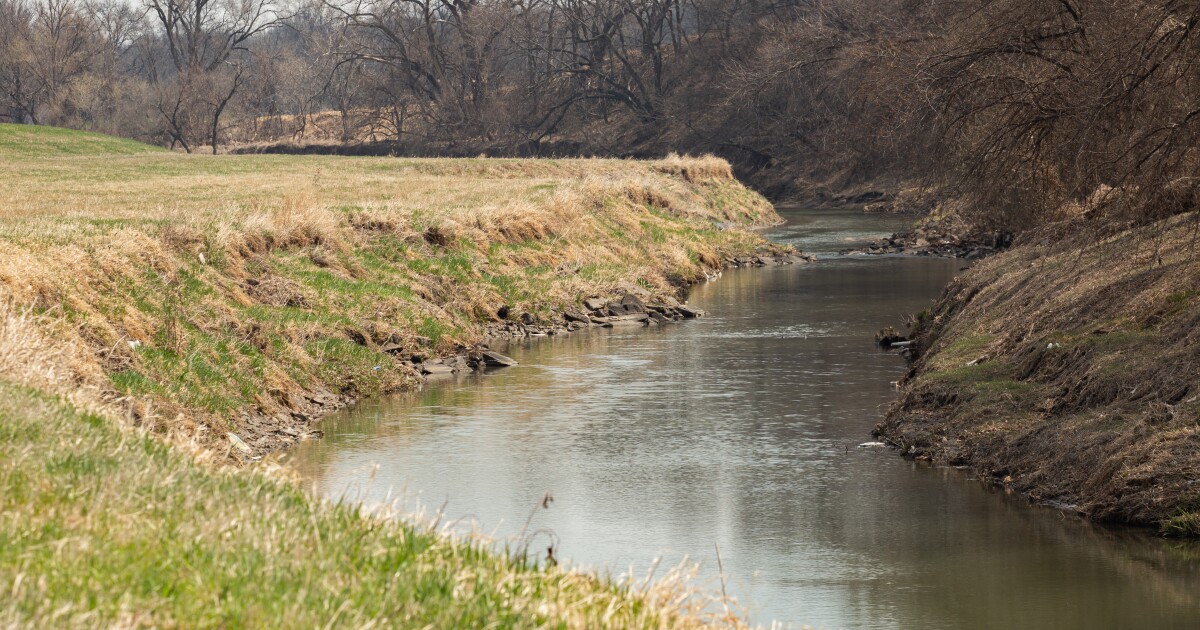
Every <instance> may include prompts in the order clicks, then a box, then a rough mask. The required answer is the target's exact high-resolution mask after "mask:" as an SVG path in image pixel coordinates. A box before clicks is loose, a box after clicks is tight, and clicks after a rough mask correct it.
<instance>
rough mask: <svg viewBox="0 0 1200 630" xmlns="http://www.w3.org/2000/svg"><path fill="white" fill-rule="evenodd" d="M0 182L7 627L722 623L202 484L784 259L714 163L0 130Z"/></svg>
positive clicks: (613, 588)
mask: <svg viewBox="0 0 1200 630" xmlns="http://www.w3.org/2000/svg"><path fill="white" fill-rule="evenodd" d="M0 168H3V170H4V171H5V173H6V177H5V178H4V179H3V180H0V200H2V201H3V204H4V206H5V207H6V208H7V209H8V211H7V212H6V213H5V216H4V217H3V218H0V285H2V287H3V293H4V301H3V304H4V310H3V313H2V315H3V317H0V329H2V334H0V359H2V361H0V383H3V385H2V386H3V388H4V392H3V394H4V395H3V396H2V397H0V398H3V399H4V400H5V401H7V402H6V408H5V410H4V412H3V414H2V415H3V416H4V418H5V424H4V427H3V433H2V434H0V438H2V439H0V448H3V449H4V450H5V452H6V456H5V457H4V459H3V465H2V466H0V487H3V488H5V491H4V493H3V494H4V496H5V501H6V502H5V510H4V514H5V515H6V519H5V521H4V525H3V528H2V529H0V538H3V539H5V540H6V541H7V543H6V544H5V545H4V547H5V548H6V549H5V551H6V552H7V553H8V555H7V556H6V557H5V560H4V562H0V584H3V585H6V586H8V587H9V590H10V592H12V593H13V594H14V596H13V597H12V598H11V600H10V602H9V603H8V604H5V605H3V606H0V619H3V620H4V621H5V623H12V624H17V625H34V626H37V625H55V624H57V623H59V622H63V621H66V622H72V623H88V624H99V625H106V624H118V625H173V624H182V625H204V624H205V623H212V624H215V625H220V624H223V623H235V624H238V625H241V624H245V623H249V624H251V625H254V624H256V623H257V624H265V625H277V624H278V622H279V621H281V620H282V621H284V622H285V624H286V625H317V624H325V623H330V622H334V621H336V622H337V623H338V624H346V625H369V624H371V623H375V622H386V623H388V624H396V625H413V624H415V625H423V624H427V623H428V624H433V625H436V626H455V625H464V624H465V625H485V624H487V623H498V624H501V625H505V626H508V625H514V626H536V625H546V624H549V625H560V624H561V625H566V626H567V627H588V626H595V625H610V624H616V625H622V626H624V625H629V626H633V627H662V626H664V625H683V626H688V625H699V624H701V623H707V622H710V621H723V622H728V623H733V624H736V623H737V620H736V619H732V618H727V617H726V616H721V615H718V616H715V617H708V616H705V615H706V613H704V612H703V611H701V606H702V602H703V598H680V597H679V595H680V593H682V592H684V591H683V589H686V588H689V587H688V586H686V585H684V584H676V585H674V586H670V587H663V588H664V589H665V590H662V591H661V592H660V591H655V590H654V589H651V590H648V591H638V592H634V591H632V590H630V589H627V588H623V587H620V586H618V585H617V583H616V582H614V581H611V580H601V579H597V578H594V577H590V576H587V575H580V574H575V573H571V572H565V571H559V570H557V569H552V568H545V567H538V566H534V564H533V563H530V562H523V561H511V560H508V559H505V558H503V557H501V556H498V555H496V554H494V553H493V552H491V551H485V550H484V549H483V548H482V547H480V546H479V545H478V544H475V543H470V542H464V541H452V540H447V539H444V538H443V537H441V536H439V535H437V534H436V533H432V532H430V531H428V530H425V529H422V528H420V527H415V526H414V527H408V526H400V525H395V526H393V525H382V524H381V523H380V522H379V521H378V520H377V519H374V518H372V517H370V516H367V515H364V514H360V513H359V512H358V511H356V510H354V509H351V508H348V507H346V508H343V507H332V506H323V505H321V504H319V503H318V502H316V501H315V500H313V499H310V498H307V497H305V496H304V495H303V494H302V493H300V492H299V491H298V490H296V489H295V488H294V487H292V486H291V485H289V484H288V483H285V482H277V481H273V480H271V479H269V478H267V477H264V476H263V475H261V474H259V473H258V472H252V471H251V472H246V471H243V472H242V473H237V472H223V471H222V470H220V469H219V466H218V464H220V463H227V462H230V461H246V460H250V459H254V458H256V457H257V456H259V455H261V454H262V453H264V452H267V451H270V450H273V449H277V448H280V447H282V446H285V445H287V444H289V443H293V442H295V441H297V440H299V439H302V438H303V437H304V436H305V435H306V433H307V432H308V431H309V428H308V427H309V424H310V422H311V421H312V420H313V419H315V418H316V417H318V416H320V415H321V414H323V413H325V412H327V411H330V410H332V409H336V408H338V407H340V406H344V405H345V404H347V403H348V402H350V401H352V400H356V399H359V398H362V397H366V396H374V395H378V394H382V393H385V392H389V391H398V390H404V389H411V388H415V387H417V386H418V385H419V382H420V379H421V374H420V373H421V372H422V371H427V370H423V369H421V367H420V366H422V365H423V364H424V363H425V362H426V361H429V360H431V359H436V358H438V357H447V356H455V355H457V354H458V353H460V352H463V351H464V350H470V349H475V348H478V344H479V343H481V342H483V341H484V340H485V338H486V337H487V336H488V335H489V334H490V333H491V334H494V333H495V331H496V330H497V327H500V326H505V325H506V324H509V323H511V324H513V326H515V330H518V331H520V332H522V334H530V333H531V332H533V331H538V330H542V331H550V332H553V331H555V330H557V327H560V326H564V327H565V326H567V324H568V321H567V318H566V317H565V315H564V314H565V313H569V312H574V311H577V310H583V309H587V308H588V307H587V306H586V301H587V300H588V299H596V300H600V301H601V302H602V303H603V307H604V308H605V309H608V310H609V311H611V310H612V309H613V308H615V307H613V306H612V303H613V300H614V299H615V300H617V303H618V304H619V305H620V306H621V308H622V310H623V311H624V312H623V313H620V314H618V313H613V312H608V313H606V314H603V315H600V316H599V317H620V316H623V315H633V313H631V312H629V311H630V308H629V307H630V306H631V305H630V303H628V301H627V300H625V299H624V298H625V296H626V295H628V294H631V293H636V294H638V295H639V296H642V297H638V298H637V299H638V300H639V302H640V307H641V308H643V309H644V310H647V311H650V310H653V309H652V308H650V307H652V306H655V305H659V304H667V305H670V302H669V301H670V300H673V299H675V298H676V297H677V296H678V292H679V291H680V289H681V288H682V287H684V286H687V285H688V284H690V283H693V282H696V281H698V280H700V279H703V278H705V277H706V276H708V275H711V274H713V273H715V272H716V271H718V270H719V269H720V268H722V267H723V266H724V265H726V264H731V263H732V261H736V260H738V259H743V260H750V261H753V257H755V256H760V257H762V256H765V257H767V258H772V257H773V256H776V255H780V256H786V255H788V254H789V252H787V251H785V250H779V249H770V248H767V249H764V247H766V243H765V241H764V240H763V239H762V238H761V237H760V236H758V235H756V234H755V233H753V232H751V231H748V230H747V229H746V228H750V227H754V226H761V225H769V224H772V223H775V222H777V221H778V220H779V219H778V215H776V214H775V212H774V209H773V208H772V207H771V205H770V204H769V203H767V202H766V201H765V200H764V199H763V198H762V197H760V196H758V195H757V194H755V193H753V192H751V191H749V190H747V189H746V188H745V187H743V186H742V185H741V184H739V183H738V182H737V180H736V179H734V178H733V176H732V173H731V171H730V168H729V166H728V165H727V164H726V163H724V162H722V161H720V160H716V159H711V158H699V159H693V158H670V159H667V160H659V161H652V162H633V161H620V160H484V159H467V160H401V159H394V158H341V157H320V156H195V155H183V154H177V153H170V152H165V151H160V150H155V149H153V148H151V147H147V146H145V145H139V144H137V143H133V142H129V141H124V140H119V139H115V138H109V137H105V136H97V135H93V134H79V133H75V132H67V131H63V130H54V129H46V128H37V127H26V126H12V125H0ZM670 308H672V309H674V310H673V311H671V313H683V311H681V310H680V309H679V307H676V306H670ZM585 312H586V311H585ZM591 314H593V315H595V314H596V313H595V310H594V309H593V310H592V311H591ZM658 314H659V315H663V316H666V313H664V312H659V313H658ZM642 315H645V317H646V319H647V320H649V319H652V318H653V316H651V315H649V314H648V313H642ZM681 316H686V315H685V314H684V315H681ZM631 319H632V318H631ZM668 319H669V317H668ZM639 321H642V320H640V319H639ZM588 323H589V325H590V324H591V323H592V322H590V321H589V322H588ZM605 323H609V324H611V323H612V322H611V321H609V322H605V321H599V322H597V323H596V325H604V324H605ZM161 438H166V443H168V444H172V445H173V446H172V447H167V446H164V445H163V443H161V442H160V441H159V440H160V439H161ZM189 452H190V454H189ZM197 458H198V459H199V460H200V461H197ZM67 549H71V550H73V551H71V553H69V554H67V555H69V556H71V557H72V562H70V563H68V562H65V561H63V560H62V554H63V553H65V552H64V550H67ZM0 588H3V587H0ZM655 588H658V587H655ZM660 595H661V597H660Z"/></svg>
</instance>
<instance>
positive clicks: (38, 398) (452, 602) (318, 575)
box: [0, 383, 670, 628]
mask: <svg viewBox="0 0 1200 630" xmlns="http://www.w3.org/2000/svg"><path fill="white" fill-rule="evenodd" d="M0 592H2V593H3V594H4V595H3V597H0V625H3V626H6V627H8V626H18V627H20V626H28V627H70V626H79V627H82V626H86V627H107V626H121V627H177V626H184V627H192V628H203V627H307V628H316V627H327V626H330V625H332V626H337V627H364V626H367V625H371V624H377V626H381V627H413V628H420V627H438V628H467V627H484V626H489V625H491V627H505V628H532V627H564V626H565V623H566V621H565V619H566V617H560V616H557V615H556V614H554V612H553V611H555V610H556V609H557V608H556V605H557V604H564V605H570V606H571V607H572V608H573V610H574V611H575V614H577V615H578V616H577V617H575V621H576V622H578V623H581V624H583V625H593V624H599V623H600V619H601V616H602V615H603V614H605V613H606V612H608V610H609V609H614V608H615V609H617V612H616V613H615V615H616V616H615V617H614V619H615V620H617V621H616V622H614V623H615V624H616V625H622V626H624V625H629V626H632V627H638V626H641V627H656V626H657V621H660V620H659V619H656V613H655V612H654V607H653V606H651V605H650V602H649V601H648V599H647V598H645V597H642V596H639V595H636V594H630V593H629V592H627V591H624V590H622V589H621V588H618V587H617V586H615V585H613V584H612V583H608V582H603V581H601V580H598V579H595V578H586V577H582V576H578V575H572V574H567V573H563V572H561V571H558V570H554V569H545V568H541V567H538V566H536V564H535V563H530V562H527V561H523V560H512V559H509V558H508V557H506V556H504V555H503V554H497V553H495V552H493V551H489V550H485V549H482V548H480V547H478V546H476V545H469V544H465V543H462V542H453V541H451V540H449V539H447V538H445V537H443V536H440V535H434V534H431V533H429V532H428V531H425V530H421V529H415V528H413V527H410V526H405V525H402V524H400V523H397V522H390V521H389V522H385V521H380V520H377V519H374V518H371V517H369V516H366V515H364V514H362V513H361V512H360V511H359V510H358V509H355V508H352V507H348V506H344V505H323V504H319V503H316V502H314V501H312V500H311V499H309V498H308V497H307V496H306V495H305V494H304V493H302V492H301V491H300V490H299V489H297V488H296V487H294V486H292V485H290V484H288V483H281V482H278V481H274V480H271V479H269V478H267V477H264V476H262V475H260V474H256V473H253V472H247V471H240V472H238V471H233V472H217V471H214V470H211V469H209V468H207V467H205V466H202V465H198V464H197V463H195V462H194V461H193V460H192V458H191V457H189V456H187V455H185V454H183V453H180V452H178V451H176V450H174V449H172V448H169V447H167V446H165V445H164V444H163V443H161V442H160V441H158V440H157V439H155V438H153V437H148V436H145V435H138V434H135V433H130V432H128V431H125V430H121V429H119V428H117V427H115V426H114V425H113V424H112V423H111V421H109V420H108V419H107V418H105V417H103V416H101V415H97V414H95V413H88V412H84V411H80V410H78V409H76V408H74V407H72V406H71V405H69V404H66V403H64V402H62V401H59V400H57V399H55V398H53V397H50V396H47V395H45V394H40V393H37V392H34V391H30V390H27V389H24V388H20V387H16V386H12V385H8V384H3V383H0ZM539 605H545V610H546V611H547V612H546V613H541V614H540V613H538V612H536V607H537V606H539ZM669 620H670V615H666V617H665V618H664V619H662V621H669ZM618 622H619V623H618ZM593 627H595V626H594V625H593Z"/></svg>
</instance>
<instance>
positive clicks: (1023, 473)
mask: <svg viewBox="0 0 1200 630" xmlns="http://www.w3.org/2000/svg"><path fill="white" fill-rule="evenodd" d="M1196 219H1197V217H1196V216H1194V215H1188V216H1183V217H1177V218H1175V219H1173V220H1171V221H1169V222H1165V223H1162V224H1159V225H1153V226H1149V227H1146V228H1141V229H1137V230H1131V231H1126V232H1123V233H1120V234H1118V235H1115V236H1113V237H1111V238H1108V239H1105V240H1103V241H1101V242H1099V243H1091V242H1089V241H1088V239H1087V238H1084V237H1082V236H1074V237H1071V236H1070V235H1069V234H1039V235H1036V236H1031V237H1026V241H1027V243H1026V244H1024V245H1021V246H1019V247H1017V248H1015V249H1014V250H1013V251H1011V252H1009V253H1006V254H1003V255H1000V256H996V257H994V258H991V259H988V260H987V261H984V262H982V263H980V264H979V265H978V266H976V267H975V268H973V269H972V270H971V271H970V272H969V273H967V274H964V275H963V276H962V277H960V278H959V279H958V280H956V281H955V282H954V283H953V284H952V285H951V286H950V287H949V288H948V289H947V291H946V292H945V294H944V295H943V297H942V298H941V300H939V302H938V304H937V305H936V306H935V307H934V309H933V310H932V312H931V313H925V314H922V316H921V318H920V329H921V331H922V332H921V335H922V336H921V337H920V341H919V343H920V347H921V349H922V350H923V353H922V357H921V358H920V359H919V361H918V362H917V363H916V364H915V365H914V370H913V372H912V373H911V374H910V376H909V378H908V379H907V382H906V384H905V387H904V391H903V394H902V396H901V398H900V400H899V401H898V402H897V403H896V404H895V405H894V406H893V407H892V409H891V410H890V412H889V415H888V419H887V421H886V422H885V423H884V424H882V425H881V427H880V429H881V431H882V433H883V435H886V436H887V437H888V438H890V439H892V440H893V441H895V442H897V443H898V444H900V445H901V446H903V447H904V448H905V449H906V450H907V451H908V452H909V453H910V454H913V455H917V456H920V457H927V458H929V459H932V460H933V461H935V462H938V463H943V464H947V463H949V464H972V465H974V466H976V467H978V468H979V469H980V470H981V471H982V472H984V473H986V474H990V475H994V476H995V478H996V479H997V480H999V481H1002V482H1003V483H1005V484H1006V485H1009V486H1011V487H1013V488H1015V489H1017V490H1020V491H1022V492H1027V493H1029V494H1030V495H1031V496H1032V497H1033V498H1035V499H1037V500H1041V501H1047V502H1051V503H1056V504H1060V505H1071V506H1076V507H1077V508H1078V509H1079V510H1080V511H1081V512H1082V513H1084V514H1086V515H1088V516H1090V517H1092V518H1095V519H1098V520H1109V521H1121V522H1131V523H1138V524H1146V525H1157V526H1159V527H1161V528H1162V529H1163V530H1164V531H1165V532H1168V533H1176V534H1189V535H1200V249H1198V245H1197V241H1196V231H1195V230H1196V227H1197V223H1196ZM1071 231H1072V232H1077V230H1075V229H1073V228H1072V229H1071Z"/></svg>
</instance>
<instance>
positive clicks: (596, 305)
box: [583, 298, 608, 311]
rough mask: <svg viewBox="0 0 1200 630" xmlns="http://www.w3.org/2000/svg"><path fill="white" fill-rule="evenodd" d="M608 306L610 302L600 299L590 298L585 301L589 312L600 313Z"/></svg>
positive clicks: (584, 303)
mask: <svg viewBox="0 0 1200 630" xmlns="http://www.w3.org/2000/svg"><path fill="white" fill-rule="evenodd" d="M606 304H608V302H606V301H605V300H602V299H600V298H588V299H586V300H584V301H583V305H584V307H586V308H587V310H589V311H598V310H600V309H602V308H604V306H605V305H606Z"/></svg>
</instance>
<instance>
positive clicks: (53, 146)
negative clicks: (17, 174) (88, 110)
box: [0, 123, 165, 157]
mask: <svg viewBox="0 0 1200 630" xmlns="http://www.w3.org/2000/svg"><path fill="white" fill-rule="evenodd" d="M153 151H165V149H162V148H160V147H156V146H151V145H149V144H143V143H141V142H137V141H136V140H128V139H125V138H118V137H115V136H107V135H104V134H100V133H91V132H87V131H76V130H74V129H63V128H61V127H43V126H41V125H16V124H11V123H3V124H0V156H22V155H27V156H31V157H45V156H49V155H60V156H73V155H106V154H107V155H133V154H137V153H149V152H153Z"/></svg>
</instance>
